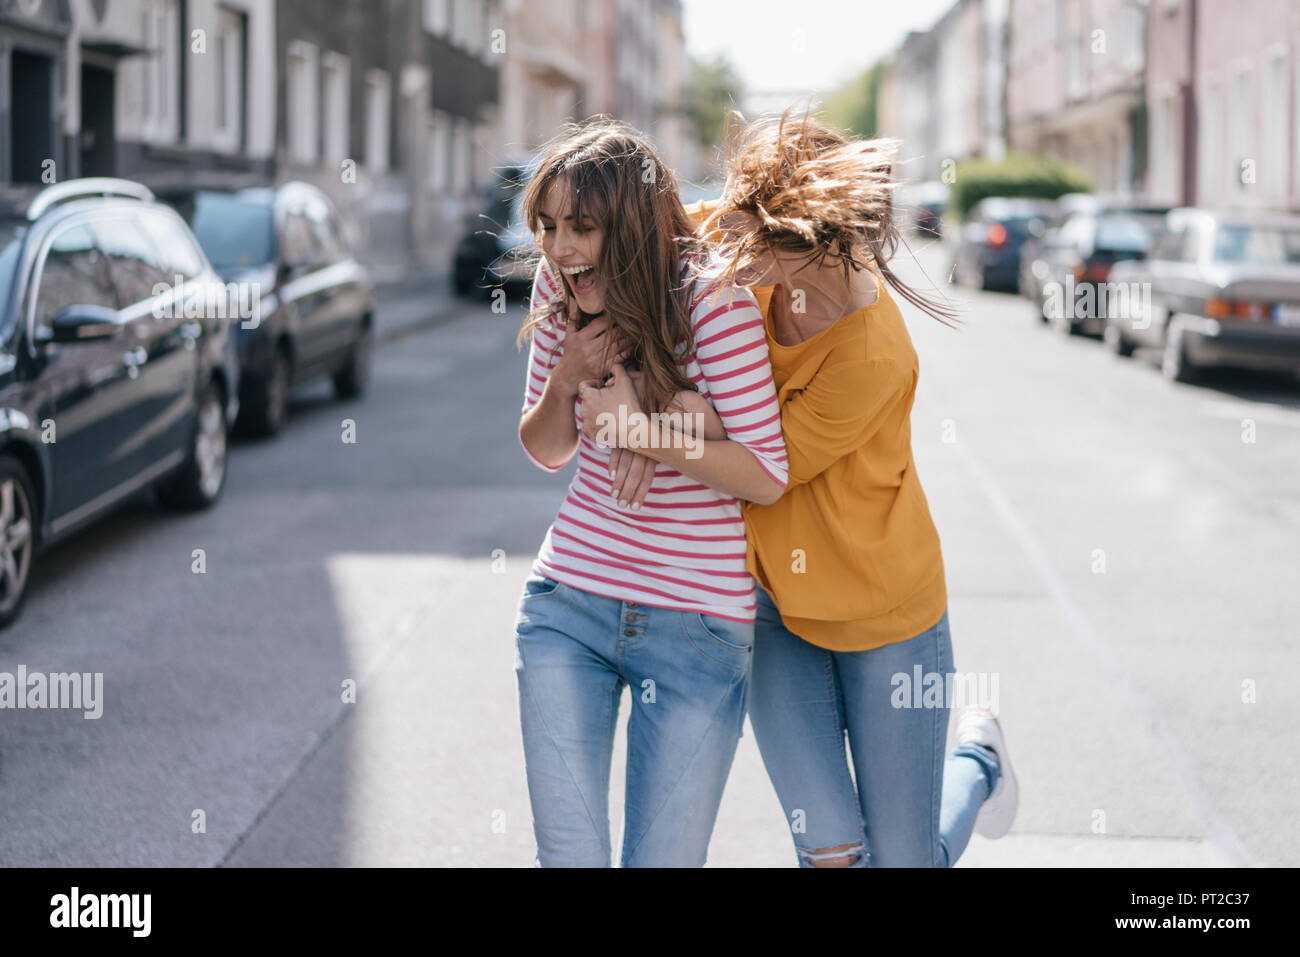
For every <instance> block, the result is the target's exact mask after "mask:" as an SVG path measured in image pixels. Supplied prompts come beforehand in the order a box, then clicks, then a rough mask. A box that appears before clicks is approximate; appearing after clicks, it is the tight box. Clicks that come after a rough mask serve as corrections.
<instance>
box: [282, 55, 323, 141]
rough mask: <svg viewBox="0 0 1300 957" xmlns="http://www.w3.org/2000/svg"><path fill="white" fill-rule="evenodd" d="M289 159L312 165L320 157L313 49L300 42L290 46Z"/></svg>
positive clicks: (316, 85) (316, 84)
mask: <svg viewBox="0 0 1300 957" xmlns="http://www.w3.org/2000/svg"><path fill="white" fill-rule="evenodd" d="M288 53H289V78H288V79H289V88H288V100H289V103H288V113H289V130H288V133H289V157H290V158H291V159H292V160H294V161H295V162H298V163H303V164H314V163H315V162H316V160H317V157H318V155H319V147H318V145H317V144H318V141H319V129H318V127H319V113H318V110H319V91H318V79H317V76H316V47H314V46H313V45H312V44H310V43H305V42H303V41H302V40H294V41H293V42H291V43H290V44H289V50H288Z"/></svg>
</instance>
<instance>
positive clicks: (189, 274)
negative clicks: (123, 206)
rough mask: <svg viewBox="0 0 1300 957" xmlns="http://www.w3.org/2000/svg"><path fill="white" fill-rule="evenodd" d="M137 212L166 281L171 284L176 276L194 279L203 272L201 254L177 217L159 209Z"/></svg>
mask: <svg viewBox="0 0 1300 957" xmlns="http://www.w3.org/2000/svg"><path fill="white" fill-rule="evenodd" d="M137 215H138V216H139V217H140V224H141V225H142V226H143V227H144V231H145V232H146V233H148V234H149V238H150V239H152V240H153V244H154V247H155V248H156V249H157V250H158V255H159V263H160V265H161V266H162V267H163V269H164V271H166V273H167V281H168V282H171V283H174V282H175V281H176V277H177V276H180V277H182V278H183V279H197V278H198V277H199V276H200V275H202V273H203V257H202V256H200V255H199V251H198V249H197V248H195V245H194V240H193V239H191V238H190V232H189V230H188V229H186V228H185V225H184V224H183V223H182V222H181V221H180V220H179V219H178V218H177V217H176V216H174V215H172V214H171V213H167V212H164V211H163V210H161V209H142V210H140V212H139V213H138V214H137Z"/></svg>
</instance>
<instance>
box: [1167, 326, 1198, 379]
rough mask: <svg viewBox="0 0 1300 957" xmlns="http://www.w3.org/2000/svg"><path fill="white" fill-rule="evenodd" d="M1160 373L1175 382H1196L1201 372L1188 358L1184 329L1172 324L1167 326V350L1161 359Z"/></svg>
mask: <svg viewBox="0 0 1300 957" xmlns="http://www.w3.org/2000/svg"><path fill="white" fill-rule="evenodd" d="M1160 371H1161V372H1163V373H1164V374H1165V378H1166V379H1169V380H1171V381H1173V382H1195V381H1196V378H1197V375H1198V373H1199V371H1200V370H1199V369H1198V368H1197V367H1196V366H1195V365H1193V364H1192V361H1191V360H1190V359H1188V358H1187V344H1186V343H1184V342H1183V330H1182V327H1181V326H1176V325H1173V324H1172V322H1169V323H1166V324H1165V349H1164V354H1163V355H1162V356H1161V358H1160Z"/></svg>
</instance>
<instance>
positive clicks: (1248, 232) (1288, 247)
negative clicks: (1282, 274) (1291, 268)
mask: <svg viewBox="0 0 1300 957" xmlns="http://www.w3.org/2000/svg"><path fill="white" fill-rule="evenodd" d="M1214 258H1215V260H1216V261H1218V262H1221V263H1251V264H1253V265H1256V266H1288V265H1297V264H1300V226H1272V225H1268V226H1265V225H1259V226H1255V225H1247V224H1243V223H1234V224H1228V225H1223V226H1220V227H1219V228H1218V229H1216V230H1215V231H1214Z"/></svg>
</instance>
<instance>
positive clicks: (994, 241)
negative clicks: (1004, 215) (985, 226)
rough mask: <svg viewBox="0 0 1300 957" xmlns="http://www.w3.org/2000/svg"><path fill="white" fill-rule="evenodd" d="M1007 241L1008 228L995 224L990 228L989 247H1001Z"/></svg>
mask: <svg viewBox="0 0 1300 957" xmlns="http://www.w3.org/2000/svg"><path fill="white" fill-rule="evenodd" d="M1006 241H1007V227H1005V226H1003V225H1002V224H1001V223H994V224H993V225H992V226H990V227H989V245H990V246H1001V245H1002V244H1003V243H1005V242H1006Z"/></svg>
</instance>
